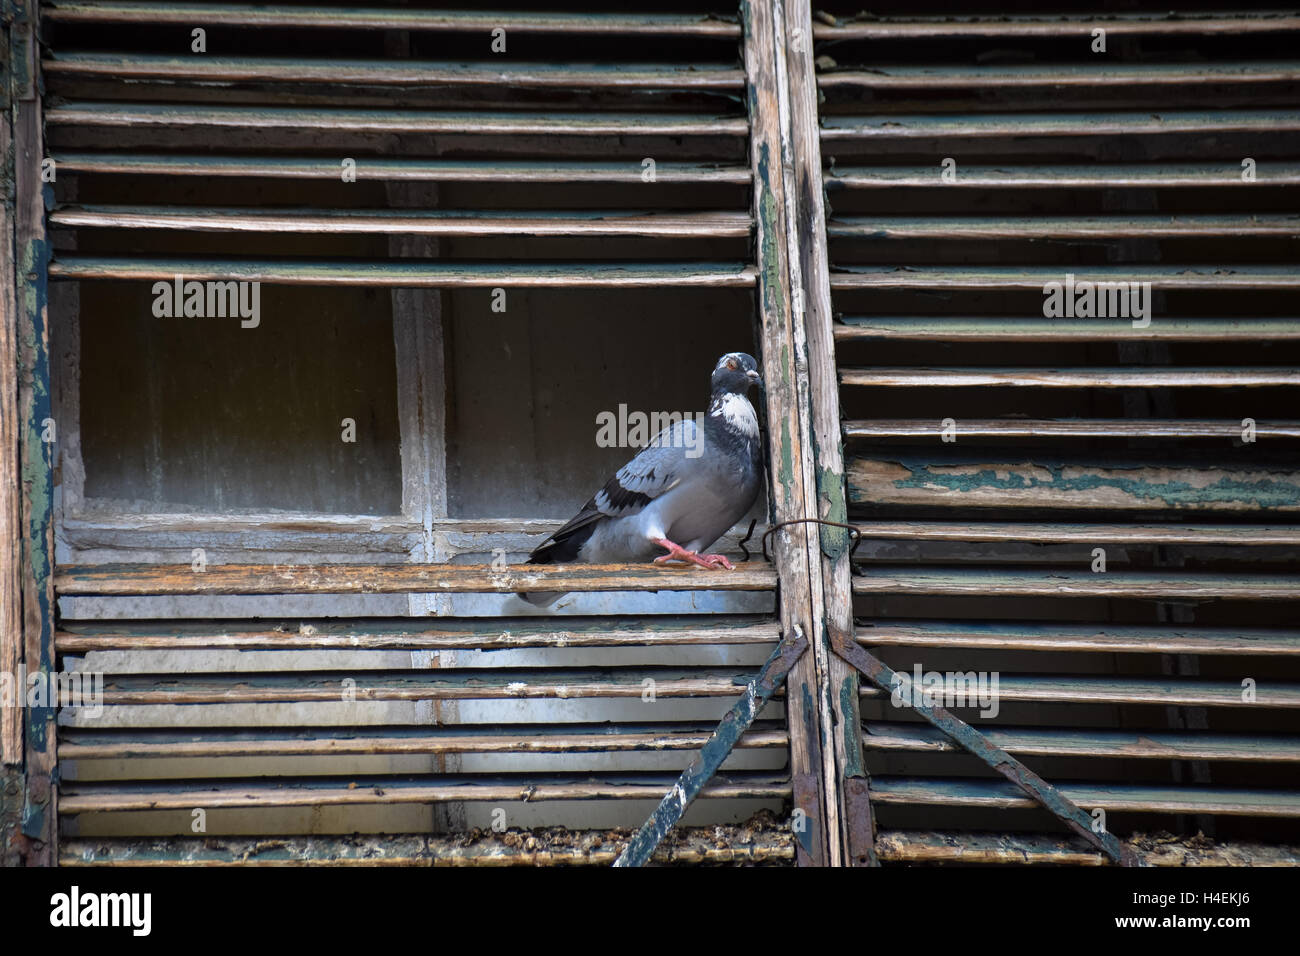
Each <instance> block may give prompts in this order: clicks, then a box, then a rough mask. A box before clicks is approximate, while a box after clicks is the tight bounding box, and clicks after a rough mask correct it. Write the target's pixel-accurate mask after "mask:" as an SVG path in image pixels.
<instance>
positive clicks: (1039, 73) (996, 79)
mask: <svg viewBox="0 0 1300 956" xmlns="http://www.w3.org/2000/svg"><path fill="white" fill-rule="evenodd" d="M1296 80H1300V64H1297V63H1296V62H1294V61H1291V60H1243V61H1238V62H1220V63H1106V64H1105V65H1104V66H1102V65H1093V64H1078V63H1056V64H1041V63H1026V64H1019V63H1017V64H995V65H991V66H986V67H976V68H972V67H968V66H946V65H940V64H933V65H931V64H923V65H914V64H907V65H895V66H880V67H876V68H874V69H872V70H870V71H861V70H856V69H844V70H839V69H832V70H829V71H823V72H822V73H821V74H820V75H819V76H818V77H817V85H818V86H819V87H820V88H822V89H824V90H832V89H844V90H850V91H863V92H865V91H877V90H880V91H885V90H889V91H893V90H907V91H915V92H920V93H933V92H934V91H936V90H948V89H953V88H956V89H962V90H966V89H971V88H978V89H980V90H1022V89H1026V88H1037V87H1045V86H1050V87H1053V88H1054V89H1056V90H1058V91H1060V90H1066V91H1074V90H1079V89H1084V90H1087V89H1094V88H1100V89H1105V88H1107V87H1119V88H1123V89H1129V88H1130V87H1133V86H1165V87H1174V88H1176V89H1181V88H1185V87H1200V86H1212V85H1213V86H1219V85H1233V86H1236V85H1240V84H1250V83H1289V82H1294V81H1296Z"/></svg>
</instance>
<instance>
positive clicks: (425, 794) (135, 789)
mask: <svg viewBox="0 0 1300 956" xmlns="http://www.w3.org/2000/svg"><path fill="white" fill-rule="evenodd" d="M514 776H515V777H516V778H517V779H514V780H511V779H509V778H507V777H503V776H501V775H497V776H488V775H484V776H470V775H444V774H437V775H431V776H428V777H424V778H419V777H405V778H403V777H364V776H358V777H353V778H342V779H339V778H317V777H309V778H298V779H291V780H285V781H283V782H281V783H278V784H262V783H248V782H245V781H238V780H235V781H225V780H218V781H206V780H195V781H190V780H187V781H185V782H184V783H177V784H176V785H174V786H159V785H158V783H157V782H154V781H147V782H139V783H113V784H99V783H85V782H78V783H75V784H74V783H69V784H68V786H67V789H66V790H61V791H60V793H59V813H60V814H63V815H71V814H77V813H96V812H109V811H119V810H185V811H186V812H188V811H189V810H190V809H191V808H193V807H203V808H205V809H207V810H214V809H233V808H241V807H246V808H265V807H315V806H322V807H339V806H362V805H373V804H408V803H454V802H457V801H473V802H487V801H522V802H536V801H543V800H548V801H549V800H657V799H659V798H660V797H662V796H663V794H664V791H665V790H666V789H667V788H668V787H671V786H672V783H673V780H672V777H670V776H665V775H664V774H661V773H641V774H638V773H612V774H591V775H590V776H586V777H584V776H581V775H574V774H568V775H554V774H517V775H514ZM789 795H790V782H789V781H788V780H787V779H784V778H782V777H780V776H774V775H772V774H770V773H745V772H736V773H728V774H726V775H723V776H718V777H715V778H714V779H713V781H711V782H710V783H709V784H708V785H706V786H705V787H704V790H703V791H702V792H701V794H700V796H702V797H708V798H717V799H746V798H758V799H768V798H776V799H781V798H784V797H788V796H789Z"/></svg>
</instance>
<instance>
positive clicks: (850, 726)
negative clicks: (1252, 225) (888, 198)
mask: <svg viewBox="0 0 1300 956" xmlns="http://www.w3.org/2000/svg"><path fill="white" fill-rule="evenodd" d="M783 10H784V17H785V24H784V26H785V44H786V49H785V53H786V64H787V67H786V71H785V72H786V76H787V79H788V82H789V88H790V93H789V98H790V107H789V113H790V120H789V126H790V133H789V142H790V148H789V151H788V153H787V155H786V156H785V159H784V162H785V165H786V166H787V167H788V168H789V173H788V174H787V175H788V176H790V177H792V180H793V182H792V184H791V186H790V189H789V196H788V199H787V222H788V225H787V229H788V230H789V231H790V233H791V235H792V236H793V237H794V238H796V239H797V246H796V249H795V251H794V252H793V253H792V255H791V259H792V262H793V263H796V264H797V266H798V272H797V273H796V272H795V271H794V270H793V269H792V271H791V275H792V285H793V286H794V287H795V288H796V289H798V290H799V291H800V293H801V294H800V295H799V296H798V299H797V303H798V304H801V305H802V307H803V308H802V314H799V310H798V309H796V315H795V318H796V319H797V320H801V322H802V327H803V331H804V336H805V338H806V344H805V348H806V355H807V368H806V377H807V384H806V386H804V387H803V388H804V389H806V392H805V394H806V395H807V398H806V402H807V404H808V408H809V411H808V415H807V416H806V417H805V420H804V422H803V427H804V429H805V435H804V438H803V441H804V444H805V449H807V450H810V451H811V455H808V454H807V452H806V453H805V457H806V458H811V465H812V469H813V473H812V475H811V476H810V477H809V478H808V479H807V481H808V489H809V490H808V493H807V496H806V500H805V510H804V517H806V518H813V519H824V520H827V521H832V522H837V523H840V524H843V523H845V522H847V521H848V510H847V502H846V497H845V480H844V456H843V448H842V439H841V435H840V405H839V383H838V380H837V378H836V368H835V341H834V332H833V325H834V310H833V307H832V304H831V294H830V283H829V278H828V277H829V272H830V267H829V261H828V257H827V249H826V235H827V221H826V207H825V199H824V196H823V192H822V154H821V139H820V135H819V134H820V121H819V116H818V112H819V96H818V90H817V70H816V66H815V64H814V60H813V58H814V50H813V44H812V42H811V40H810V39H809V38H810V37H811V36H812V35H813V25H812V20H811V7H810V5H809V4H803V3H787V4H784V5H783ZM814 527H815V529H816V530H815V533H814V530H813V529H814ZM807 541H808V562H809V568H810V571H811V574H810V586H811V587H812V589H813V599H812V610H813V626H814V628H815V631H814V634H813V652H814V661H815V663H816V664H817V677H818V682H819V687H818V691H819V694H818V700H817V706H818V714H819V718H820V725H821V732H822V740H823V748H824V749H823V757H822V768H821V772H822V778H823V784H822V786H823V788H824V792H825V799H826V804H827V808H828V809H827V828H828V831H829V832H830V833H831V834H832V838H831V840H830V854H831V856H830V859H829V862H830V863H831V864H832V865H835V866H840V865H849V866H853V865H871V864H874V863H875V857H874V854H873V852H872V850H871V844H872V831H873V829H874V822H873V820H872V815H871V803H870V796H869V791H868V789H867V787H866V786H865V783H866V769H865V766H864V764H863V762H862V747H861V741H860V739H859V738H860V732H859V727H860V725H861V717H860V714H859V712H858V689H859V688H858V675H857V671H856V670H854V668H853V667H852V666H850V665H849V664H848V663H847V662H846V661H844V660H843V659H842V658H840V657H839V656H838V655H836V654H834V653H832V651H831V649H832V648H833V647H834V646H835V645H836V643H837V642H840V641H843V640H848V639H851V636H852V633H853V594H852V590H851V586H850V580H849V579H850V576H851V561H850V558H849V550H850V549H849V536H848V534H847V532H846V531H845V530H844V529H843V528H836V527H832V526H830V525H822V526H809V529H808V534H807Z"/></svg>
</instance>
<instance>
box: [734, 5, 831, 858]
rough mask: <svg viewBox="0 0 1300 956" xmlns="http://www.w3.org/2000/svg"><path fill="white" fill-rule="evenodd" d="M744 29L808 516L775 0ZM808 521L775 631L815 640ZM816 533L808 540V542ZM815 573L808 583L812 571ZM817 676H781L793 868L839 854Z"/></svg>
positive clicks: (784, 418)
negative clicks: (791, 801) (827, 792)
mask: <svg viewBox="0 0 1300 956" xmlns="http://www.w3.org/2000/svg"><path fill="white" fill-rule="evenodd" d="M741 15H742V17H743V20H744V28H745V75H746V85H747V92H748V100H749V118H750V162H751V166H752V168H753V174H754V187H753V188H754V200H753V207H754V221H755V230H756V238H755V241H756V244H757V260H758V305H759V320H760V325H761V329H762V338H763V342H762V351H763V378H764V381H765V382H766V383H767V421H768V435H769V438H770V446H771V458H772V460H771V474H772V488H771V493H772V506H773V512H774V514H773V518H774V521H775V522H777V523H779V522H782V521H790V520H793V519H799V518H804V517H807V516H808V514H809V511H808V508H809V502H810V500H811V498H812V497H814V495H815V492H814V487H815V486H814V478H813V467H812V449H811V447H810V446H809V445H808V442H807V426H806V420H807V414H806V406H807V393H806V388H804V387H801V385H806V372H805V368H806V364H807V355H806V352H805V343H804V340H803V330H802V327H801V325H800V323H799V322H798V321H797V320H796V318H795V315H794V310H793V307H792V306H793V304H794V303H792V295H791V292H792V288H794V286H793V285H792V283H791V271H790V270H791V266H792V264H793V265H794V266H795V268H796V269H797V263H795V262H793V260H792V254H791V253H792V250H795V251H796V252H797V239H796V238H795V237H792V236H790V234H789V231H788V227H789V223H790V222H791V219H790V216H789V205H790V203H791V202H792V201H793V197H792V196H791V195H790V193H789V185H790V184H789V182H788V180H787V177H786V174H785V160H786V158H787V157H788V156H789V154H790V144H789V139H788V107H789V102H788V90H787V89H786V85H785V77H784V75H783V71H784V69H785V62H784V61H785V40H784V32H785V24H784V23H783V21H782V19H781V17H780V16H779V8H778V6H777V4H776V3H774V2H773V0H745V2H743V3H742V4H741ZM810 527H814V528H815V526H809V525H807V524H797V525H791V526H790V527H787V528H784V529H782V530H781V531H779V532H777V534H776V535H774V541H775V561H776V566H777V573H778V581H779V585H780V596H781V609H780V613H781V628H782V630H783V631H784V633H785V634H786V636H787V638H794V639H797V638H800V637H806V638H808V639H809V640H810V642H811V641H812V640H813V635H815V634H816V632H817V628H818V627H819V625H818V624H817V622H818V620H819V618H820V617H821V610H820V604H821V587H820V572H821V568H820V563H818V564H817V566H816V568H815V569H814V568H813V567H811V566H810V562H809V560H808V553H809V548H808V541H809V540H810V535H809V530H808V529H809V528H810ZM815 536H816V535H815V531H814V532H813V534H812V536H811V537H812V538H814V539H815ZM814 572H815V573H816V575H817V578H818V580H816V581H814V580H813V579H812V577H811V574H812V573H814ZM821 697H822V688H821V681H820V680H819V677H818V666H817V663H816V660H815V659H814V656H813V655H811V654H805V655H804V656H803V657H802V658H801V659H800V661H799V662H798V664H796V665H795V667H794V669H793V670H792V671H791V672H790V676H789V677H788V679H787V681H786V716H787V722H788V725H789V730H790V773H791V778H792V783H793V788H794V810H795V813H796V818H795V820H794V821H793V823H792V825H793V827H794V829H795V837H796V847H797V858H798V861H799V863H800V865H805V866H806V865H813V866H823V865H829V864H833V863H835V862H836V861H837V860H838V858H839V856H840V849H839V843H840V839H839V834H840V825H839V820H838V808H837V807H836V805H835V804H834V803H833V802H828V801H827V800H826V797H825V792H824V780H825V775H824V774H823V772H822V765H823V762H824V761H823V757H822V752H823V750H824V749H825V746H826V745H827V744H828V743H829V741H828V740H827V738H826V737H825V733H824V727H823V723H822V719H821V713H820V711H821V705H820V699H821Z"/></svg>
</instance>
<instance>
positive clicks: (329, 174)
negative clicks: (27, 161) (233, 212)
mask: <svg viewBox="0 0 1300 956" xmlns="http://www.w3.org/2000/svg"><path fill="white" fill-rule="evenodd" d="M54 161H55V164H56V167H57V168H58V169H59V170H61V171H64V172H74V173H95V174H105V175H109V174H115V175H122V174H125V175H133V176H134V175H148V176H202V177H205V178H206V177H209V176H222V177H238V178H251V177H255V176H257V177H266V178H271V179H324V180H329V181H330V182H338V181H339V162H338V160H337V159H336V158H333V157H330V158H327V159H320V158H313V157H308V156H302V157H290V156H209V155H191V154H182V153H138V154H137V153H117V152H101V153H80V152H56V153H55V154H54ZM356 164H357V165H356V175H357V180H358V181H361V180H363V179H365V180H383V181H386V182H402V181H413V182H486V183H498V182H501V183H641V182H644V180H643V178H642V177H643V176H644V175H645V170H644V169H643V168H642V166H641V161H640V160H637V161H635V162H622V163H618V162H581V161H578V160H554V159H538V160H536V161H532V160H530V161H527V162H520V161H511V160H496V159H494V160H454V159H414V158H406V157H402V158H395V159H387V158H382V157H366V156H358V157H356ZM1261 175H1262V173H1261ZM749 181H750V172H749V167H748V166H728V165H724V164H716V163H672V162H663V163H660V162H656V164H655V182H657V183H673V184H678V183H734V184H737V185H748V184H749Z"/></svg>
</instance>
